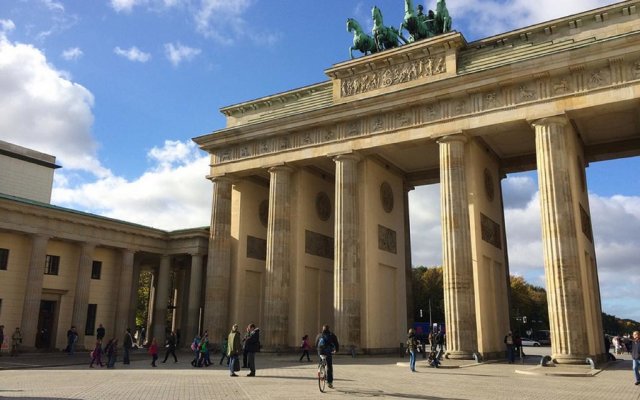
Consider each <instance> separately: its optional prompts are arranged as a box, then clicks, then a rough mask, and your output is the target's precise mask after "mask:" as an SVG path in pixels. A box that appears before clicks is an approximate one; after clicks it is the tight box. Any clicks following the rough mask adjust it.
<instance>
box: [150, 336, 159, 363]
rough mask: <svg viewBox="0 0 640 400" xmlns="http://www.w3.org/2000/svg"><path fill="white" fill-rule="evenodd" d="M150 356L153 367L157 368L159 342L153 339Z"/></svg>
mask: <svg viewBox="0 0 640 400" xmlns="http://www.w3.org/2000/svg"><path fill="white" fill-rule="evenodd" d="M149 354H151V366H152V367H157V365H156V361H158V341H157V340H156V338H153V340H152V341H151V346H149Z"/></svg>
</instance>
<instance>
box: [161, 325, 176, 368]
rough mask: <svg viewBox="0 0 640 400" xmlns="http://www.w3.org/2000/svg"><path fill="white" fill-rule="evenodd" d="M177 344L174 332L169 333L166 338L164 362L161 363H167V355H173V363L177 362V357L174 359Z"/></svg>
mask: <svg viewBox="0 0 640 400" xmlns="http://www.w3.org/2000/svg"><path fill="white" fill-rule="evenodd" d="M177 343H178V340H177V338H176V333H175V332H171V333H169V336H167V346H166V347H167V352H166V353H165V354H164V360H162V362H163V363H166V362H167V358H169V354H171V355H173V360H174V361H175V362H178V357H176V345H177Z"/></svg>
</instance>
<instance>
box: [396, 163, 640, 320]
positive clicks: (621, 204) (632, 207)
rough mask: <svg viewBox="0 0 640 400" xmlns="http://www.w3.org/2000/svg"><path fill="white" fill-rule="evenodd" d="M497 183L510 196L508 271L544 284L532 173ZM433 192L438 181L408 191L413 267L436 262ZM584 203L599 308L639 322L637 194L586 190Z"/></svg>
mask: <svg viewBox="0 0 640 400" xmlns="http://www.w3.org/2000/svg"><path fill="white" fill-rule="evenodd" d="M502 186H503V192H504V193H505V197H506V196H507V193H509V192H511V194H510V196H512V199H513V201H511V205H510V206H508V207H507V208H506V209H505V224H506V233H507V245H508V251H509V253H508V254H509V269H510V273H511V274H513V275H520V276H523V277H525V279H526V280H527V281H528V282H529V283H531V284H534V285H538V286H541V287H546V282H545V275H544V265H543V263H544V259H543V248H542V229H541V225H540V199H539V193H538V190H537V183H535V182H534V179H533V178H532V176H526V175H525V174H517V175H515V176H509V177H508V178H507V179H505V180H504V181H503V183H502ZM439 196H440V187H439V185H430V186H422V187H418V188H416V190H415V191H413V192H410V194H409V199H410V201H409V209H410V216H411V250H412V263H413V265H425V266H430V265H439V264H441V263H442V248H441V247H442V234H441V231H440V229H441V225H440V197H439ZM589 202H590V209H591V215H592V225H593V232H594V242H595V244H596V257H597V263H598V276H599V281H600V291H601V297H602V307H603V311H604V312H606V313H608V314H612V315H616V316H619V317H624V318H633V319H635V320H639V321H640V310H638V309H637V307H634V306H632V305H634V304H636V303H637V299H636V297H637V289H636V288H637V287H638V285H640V274H638V267H639V264H638V249H639V248H640V197H639V196H619V195H616V196H612V197H605V196H599V195H597V194H593V193H591V194H590V196H589ZM505 203H507V201H506V199H505Z"/></svg>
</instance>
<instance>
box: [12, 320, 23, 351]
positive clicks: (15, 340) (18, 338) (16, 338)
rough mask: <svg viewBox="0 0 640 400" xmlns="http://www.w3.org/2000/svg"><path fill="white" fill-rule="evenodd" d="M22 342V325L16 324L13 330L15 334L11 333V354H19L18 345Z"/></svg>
mask: <svg viewBox="0 0 640 400" xmlns="http://www.w3.org/2000/svg"><path fill="white" fill-rule="evenodd" d="M21 344H22V332H21V331H20V327H17V326H16V330H15V331H13V334H12V335H11V352H10V353H9V355H10V356H13V357H15V356H17V355H18V347H19V346H20V345H21Z"/></svg>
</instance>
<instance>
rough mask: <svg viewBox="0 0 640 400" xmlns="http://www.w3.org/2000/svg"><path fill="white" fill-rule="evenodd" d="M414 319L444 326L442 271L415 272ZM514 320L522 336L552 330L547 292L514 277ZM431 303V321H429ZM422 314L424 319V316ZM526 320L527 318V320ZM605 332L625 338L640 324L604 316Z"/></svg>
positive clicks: (512, 297) (425, 269) (422, 267)
mask: <svg viewBox="0 0 640 400" xmlns="http://www.w3.org/2000/svg"><path fill="white" fill-rule="evenodd" d="M412 272H413V282H412V284H413V296H414V299H413V301H414V304H415V310H414V317H415V318H414V319H415V321H416V322H433V323H443V322H445V321H444V285H443V275H442V267H441V266H436V267H424V266H420V267H415V268H413V271H412ZM509 281H510V282H509V283H510V291H511V296H510V308H511V309H510V310H509V313H510V316H511V327H512V329H513V330H514V331H516V332H520V334H521V335H524V333H525V332H526V331H527V330H529V329H531V330H532V331H539V330H548V329H549V313H548V305H547V292H546V290H545V289H544V288H541V287H538V286H535V285H531V284H530V283H527V282H526V281H525V280H524V278H523V277H521V276H511V277H510V279H509ZM429 302H431V321H430V319H429ZM420 310H422V317H421V316H420ZM523 317H526V318H523ZM602 325H603V328H604V331H605V332H606V333H608V334H612V335H621V334H625V333H629V332H632V331H634V330H640V323H638V322H637V321H633V320H629V319H620V318H618V317H615V316H613V315H608V314H605V313H602Z"/></svg>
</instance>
